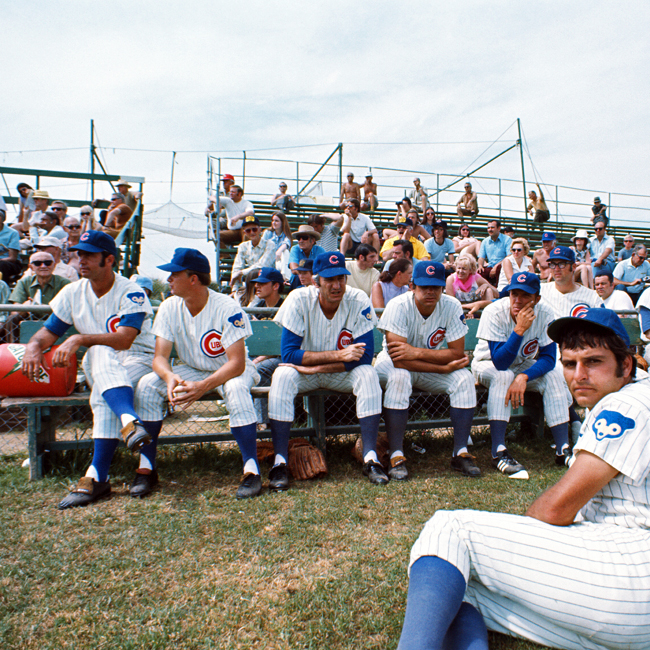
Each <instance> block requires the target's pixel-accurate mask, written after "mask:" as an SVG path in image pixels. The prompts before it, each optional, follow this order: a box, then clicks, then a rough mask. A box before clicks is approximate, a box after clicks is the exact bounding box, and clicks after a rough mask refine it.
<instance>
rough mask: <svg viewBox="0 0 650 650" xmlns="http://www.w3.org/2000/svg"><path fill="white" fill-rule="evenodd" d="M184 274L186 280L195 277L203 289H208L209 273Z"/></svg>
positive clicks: (191, 272)
mask: <svg viewBox="0 0 650 650" xmlns="http://www.w3.org/2000/svg"><path fill="white" fill-rule="evenodd" d="M185 273H187V277H188V278H191V277H192V276H193V275H195V276H196V277H197V278H198V279H199V282H200V283H201V284H202V285H203V286H204V287H209V286H210V282H212V279H211V278H210V274H209V273H199V272H198V271H189V270H187V271H185Z"/></svg>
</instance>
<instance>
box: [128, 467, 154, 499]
mask: <svg viewBox="0 0 650 650" xmlns="http://www.w3.org/2000/svg"><path fill="white" fill-rule="evenodd" d="M156 485H158V472H157V471H156V470H155V469H154V470H153V472H151V474H141V473H140V472H136V474H135V478H134V479H133V483H131V488H130V490H129V494H130V495H131V496H132V497H140V498H142V497H146V496H147V494H149V493H150V492H151V491H152V490H153V489H154V487H156Z"/></svg>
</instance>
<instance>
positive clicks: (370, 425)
mask: <svg viewBox="0 0 650 650" xmlns="http://www.w3.org/2000/svg"><path fill="white" fill-rule="evenodd" d="M379 420H381V413H377V415H368V416H366V417H365V418H359V426H360V427H361V442H362V443H363V457H364V458H365V457H366V454H367V453H368V452H369V451H374V452H376V451H377V432H378V431H379Z"/></svg>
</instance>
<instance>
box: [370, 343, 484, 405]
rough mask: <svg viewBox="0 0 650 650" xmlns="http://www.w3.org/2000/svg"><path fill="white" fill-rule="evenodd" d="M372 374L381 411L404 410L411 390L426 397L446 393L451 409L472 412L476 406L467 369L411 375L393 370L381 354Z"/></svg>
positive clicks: (474, 388) (471, 381)
mask: <svg viewBox="0 0 650 650" xmlns="http://www.w3.org/2000/svg"><path fill="white" fill-rule="evenodd" d="M375 370H376V371H377V374H378V375H379V383H380V384H381V386H382V388H384V408H388V409H397V410H403V409H407V408H408V407H409V398H410V397H411V393H412V392H413V389H414V388H419V389H420V390H424V391H426V392H427V393H434V394H435V393H447V395H449V401H450V403H451V405H452V406H453V407H454V408H459V409H473V408H474V407H475V406H476V387H475V385H474V377H473V376H472V373H471V372H470V371H469V370H468V369H467V368H461V369H460V370H454V372H450V373H447V374H438V373H435V372H411V371H410V370H405V369H404V368H395V366H394V365H393V361H392V360H391V358H390V356H389V355H388V354H386V353H385V352H383V351H382V352H381V353H380V354H379V356H378V357H377V362H376V363H375Z"/></svg>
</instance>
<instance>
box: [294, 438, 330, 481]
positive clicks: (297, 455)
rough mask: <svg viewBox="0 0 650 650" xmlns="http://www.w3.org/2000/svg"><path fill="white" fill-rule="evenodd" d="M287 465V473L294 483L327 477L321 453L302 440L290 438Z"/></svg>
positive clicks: (325, 465) (323, 457)
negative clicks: (289, 473)
mask: <svg viewBox="0 0 650 650" xmlns="http://www.w3.org/2000/svg"><path fill="white" fill-rule="evenodd" d="M288 464H289V471H290V472H291V475H292V476H293V478H294V479H296V481H306V480H308V479H311V478H322V477H323V476H326V475H327V464H326V463H325V456H324V455H323V452H322V451H321V450H320V449H317V448H316V447H314V446H313V445H311V444H310V443H309V442H307V440H305V439H304V438H292V439H291V440H290V441H289V461H288Z"/></svg>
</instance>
